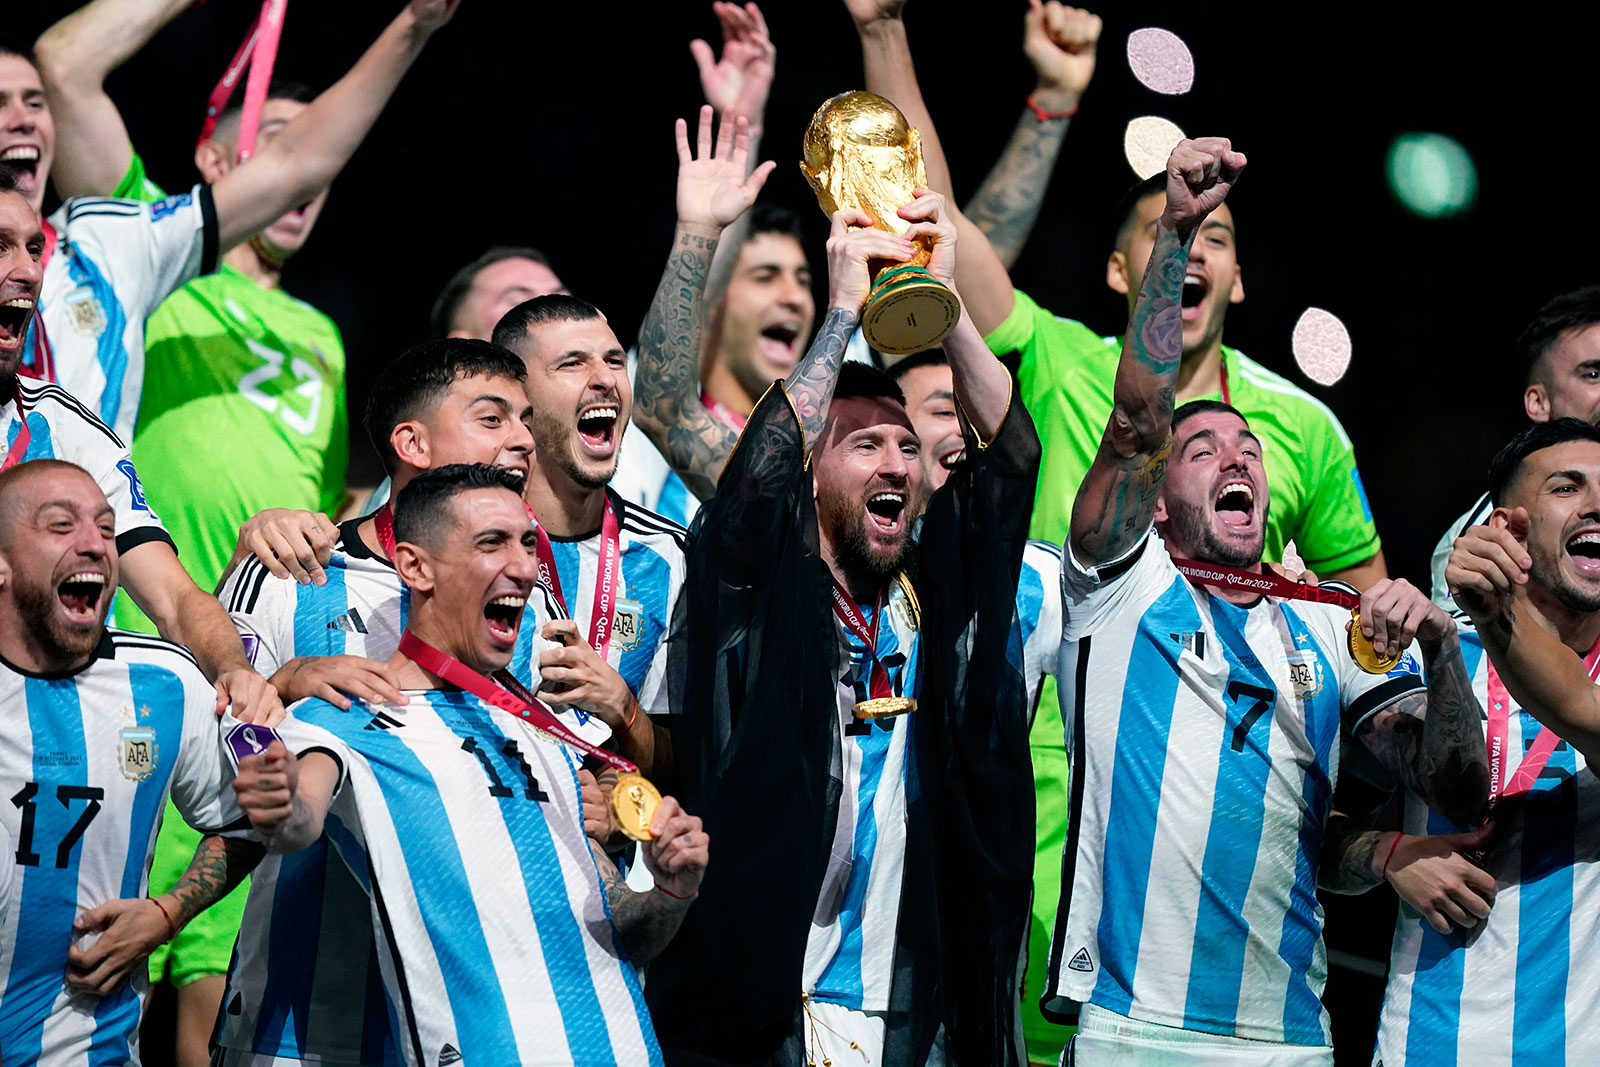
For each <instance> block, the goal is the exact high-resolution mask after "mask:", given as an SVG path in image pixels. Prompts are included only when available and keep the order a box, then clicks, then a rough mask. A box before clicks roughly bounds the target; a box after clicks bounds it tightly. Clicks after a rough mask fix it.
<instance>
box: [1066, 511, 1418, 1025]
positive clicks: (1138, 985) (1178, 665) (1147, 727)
mask: <svg viewBox="0 0 1600 1067" xmlns="http://www.w3.org/2000/svg"><path fill="white" fill-rule="evenodd" d="M1062 571H1063V575H1062V579H1063V588H1064V591H1065V604H1064V607H1063V634H1062V654H1061V665H1060V670H1059V672H1058V674H1057V678H1058V679H1060V684H1061V691H1062V694H1063V699H1062V706H1063V718H1064V720H1065V725H1066V730H1067V748H1068V752H1069V754H1070V757H1071V759H1072V771H1071V782H1072V785H1071V808H1070V820H1069V824H1068V830H1067V843H1066V847H1065V849H1064V855H1063V867H1062V895H1061V901H1060V904H1059V907H1058V910H1057V914H1056V925H1055V933H1054V936H1053V938H1052V944H1051V949H1050V957H1049V961H1048V979H1047V987H1046V990H1045V993H1044V996H1043V998H1042V1007H1043V1008H1044V1011H1045V1013H1046V1016H1047V1017H1050V1018H1052V1019H1054V1020H1056V1021H1060V1022H1071V1021H1073V1017H1074V1015H1075V1012H1076V1004H1081V1003H1085V1002H1087V1003H1092V1004H1094V1005H1096V1006H1097V1007H1099V1008H1103V1009H1106V1010H1108V1011H1111V1012H1115V1013H1117V1014H1119V1015H1123V1016H1128V1017H1131V1018H1133V1019H1138V1020H1143V1021H1145V1022H1152V1023H1159V1024H1162V1025H1165V1026H1172V1027H1179V1028H1182V1029H1187V1030H1195V1031H1202V1032H1206V1033H1212V1034H1224V1035H1231V1036H1233V1037H1240V1038H1249V1039H1253V1040H1258V1041H1271V1042H1280V1043H1288V1044H1296V1045H1311V1046H1326V1045H1328V1044H1329V1036H1328V1023H1327V1015H1326V1013H1325V1012H1324V1011H1323V1010H1322V1005H1321V994H1322V988H1323V985H1324V983H1325V981H1326V978H1327V961H1326V957H1325V953H1324V949H1323V943H1322V909H1321V907H1320V906H1319V905H1318V903H1317V899H1316V895H1315V890H1316V873H1317V860H1318V856H1319V852H1320V848H1321V842H1322V835H1323V830H1324V824H1325V821H1326V819H1327V815H1328V810H1329V802H1330V798H1331V796H1332V792H1333V786H1334V782H1335V780H1336V777H1337V772H1338V756H1339V747H1340V746H1339V741H1340V737H1341V728H1342V723H1344V722H1349V723H1355V722H1357V721H1359V720H1360V719H1361V718H1362V717H1364V716H1366V715H1368V714H1370V713H1372V712H1373V711H1376V710H1378V709H1380V708H1382V707H1385V706H1387V705H1389V704H1391V703H1393V702H1394V701H1395V700H1398V699H1400V698H1401V697H1402V696H1405V695H1407V694H1409V693H1415V692H1418V691H1420V690H1421V689H1422V681H1421V679H1420V677H1418V676H1417V675H1416V674H1415V665H1414V662H1413V661H1411V660H1410V658H1409V657H1407V659H1405V660H1402V663H1401V666H1400V667H1399V668H1398V669H1397V670H1396V671H1395V672H1393V674H1392V675H1390V676H1388V677H1385V676H1382V675H1369V674H1365V673H1363V672H1362V671H1361V670H1360V669H1359V668H1357V667H1356V666H1355V664H1354V663H1353V662H1352V661H1351V659H1350V657H1349V655H1348V653H1347V652H1345V651H1344V641H1345V631H1344V626H1345V624H1346V623H1347V622H1348V621H1349V619H1350V615H1349V613H1348V612H1347V611H1344V610H1341V609H1339V608H1336V607H1333V606H1331V605H1326V604H1314V603H1304V602H1294V603H1290V602H1278V601H1274V600H1270V599H1267V598H1262V599H1259V600H1257V601H1256V602H1255V603H1253V604H1251V605H1250V606H1248V607H1242V606H1237V605H1234V604H1230V603H1228V602H1226V601H1224V600H1222V599H1220V598H1218V597H1215V596H1211V595H1208V594H1207V593H1206V592H1205V591H1204V590H1203V589H1201V588H1198V587H1195V586H1191V585H1190V584H1189V582H1188V581H1186V580H1185V579H1184V578H1183V577H1182V576H1181V575H1180V574H1179V573H1178V571H1177V569H1176V567H1174V566H1173V564H1172V560H1171V557H1170V556H1169V555H1168V554H1167V550H1166V546H1165V545H1164V543H1163V542H1162V541H1161V539H1160V538H1159V537H1158V536H1156V535H1155V534H1154V533H1150V534H1148V535H1147V536H1146V538H1145V539H1144V540H1143V541H1141V542H1140V544H1139V545H1138V546H1137V547H1136V548H1135V549H1134V550H1133V551H1132V552H1131V553H1129V555H1128V556H1127V557H1125V558H1124V559H1123V560H1122V561H1121V562H1119V563H1114V564H1110V565H1107V566H1105V567H1102V568H1100V569H1099V573H1098V576H1097V575H1096V574H1094V573H1092V572H1088V571H1085V570H1084V568H1083V567H1082V566H1081V565H1080V564H1078V562H1077V561H1076V560H1075V559H1068V560H1065V561H1064V562H1063V565H1062Z"/></svg>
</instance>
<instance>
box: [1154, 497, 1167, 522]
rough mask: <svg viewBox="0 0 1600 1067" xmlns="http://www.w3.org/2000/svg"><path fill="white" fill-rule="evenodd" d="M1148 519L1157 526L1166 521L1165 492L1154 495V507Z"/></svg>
mask: <svg viewBox="0 0 1600 1067" xmlns="http://www.w3.org/2000/svg"><path fill="white" fill-rule="evenodd" d="M1150 521H1151V522H1152V523H1154V524H1155V525H1157V526H1160V525H1161V524H1162V523H1164V522H1166V521H1167V498H1166V495H1165V494H1163V495H1161V496H1158V497H1156V507H1155V510H1154V511H1153V512H1151V513H1150Z"/></svg>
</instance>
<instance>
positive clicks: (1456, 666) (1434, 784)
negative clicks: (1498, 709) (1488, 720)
mask: <svg viewBox="0 0 1600 1067" xmlns="http://www.w3.org/2000/svg"><path fill="white" fill-rule="evenodd" d="M1423 659H1424V660H1425V661H1426V668H1427V677H1428V691H1427V694H1426V695H1423V694H1421V693H1417V694H1414V695H1412V696H1408V697H1405V698H1404V699H1402V700H1398V701H1396V702H1395V703H1394V704H1392V705H1390V706H1389V707H1388V708H1385V709H1384V710H1383V711H1381V712H1379V713H1378V714H1376V715H1374V716H1373V717H1372V719H1371V720H1370V721H1369V724H1368V726H1367V727H1366V728H1365V729H1364V730H1363V731H1362V738H1361V739H1362V741H1363V742H1364V743H1365V744H1366V746H1367V747H1368V748H1369V749H1371V750H1372V752H1373V753H1374V754H1375V755H1376V756H1377V757H1378V759H1379V760H1380V761H1382V763H1383V765H1384V766H1385V767H1386V768H1387V769H1388V770H1389V772H1390V773H1391V774H1393V775H1394V776H1395V777H1397V778H1398V779H1399V780H1400V781H1402V782H1403V783H1405V785H1406V787H1407V788H1408V789H1411V790H1413V791H1414V792H1415V793H1416V794H1417V795H1418V796H1420V797H1421V798H1422V799H1423V800H1424V801H1426V802H1427V805H1428V807H1430V808H1432V809H1433V810H1434V811H1437V812H1438V813H1439V814H1441V815H1444V816H1447V817H1449V818H1451V819H1455V820H1456V821H1458V822H1464V823H1475V822H1477V820H1478V818H1479V816H1481V815H1482V814H1483V805H1484V802H1485V800H1487V798H1488V795H1489V758H1488V754H1487V752H1486V751H1485V749H1484V743H1483V725H1482V723H1483V708H1482V707H1481V706H1480V705H1479V704H1478V698H1477V697H1476V696H1474V695H1473V693H1472V679H1471V678H1470V677H1469V676H1468V674H1467V668H1466V663H1465V662H1464V661H1463V660H1462V658H1461V646H1460V645H1459V644H1458V643H1457V642H1456V641H1455V640H1454V639H1453V638H1452V639H1450V640H1446V641H1444V642H1442V643H1441V644H1440V646H1439V647H1438V648H1437V649H1432V650H1430V649H1427V648H1424V649H1423Z"/></svg>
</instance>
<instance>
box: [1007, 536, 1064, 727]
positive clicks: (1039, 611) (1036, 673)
mask: <svg viewBox="0 0 1600 1067" xmlns="http://www.w3.org/2000/svg"><path fill="white" fill-rule="evenodd" d="M1011 637H1012V641H1013V643H1014V647H1012V648H1010V649H1008V650H1007V655H1008V656H1009V657H1010V659H1011V662H1013V663H1016V664H1018V665H1019V666H1020V668H1021V670H1020V673H1021V674H1022V682H1023V684H1024V685H1025V686H1027V690H1028V712H1029V715H1030V716H1031V715H1032V714H1033V713H1034V712H1035V711H1037V710H1038V707H1039V694H1040V691H1041V690H1042V689H1043V688H1044V680H1045V679H1046V678H1048V677H1051V676H1052V675H1054V674H1055V673H1056V660H1057V658H1059V657H1060V655H1061V546H1060V545H1055V544H1051V543H1050V542H1049V541H1029V542H1028V543H1027V544H1026V545H1024V546H1023V549H1022V572H1021V575H1020V576H1019V578H1018V581H1017V629H1016V630H1014V631H1012V635H1011Z"/></svg>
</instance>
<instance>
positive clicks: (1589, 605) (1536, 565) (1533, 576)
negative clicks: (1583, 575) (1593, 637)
mask: <svg viewBox="0 0 1600 1067" xmlns="http://www.w3.org/2000/svg"><path fill="white" fill-rule="evenodd" d="M1562 551H1564V550H1563V549H1561V548H1557V549H1556V552H1557V553H1559V552H1562ZM1528 555H1529V556H1530V557H1531V558H1532V559H1533V566H1532V567H1530V568H1529V569H1528V579H1529V581H1530V582H1532V583H1533V584H1535V585H1542V586H1544V587H1545V588H1546V589H1548V590H1550V593H1551V595H1552V596H1554V597H1555V598H1556V601H1557V603H1559V604H1560V605H1561V606H1562V607H1564V608H1566V609H1567V610H1568V611H1579V612H1592V611H1600V590H1596V589H1592V588H1587V587H1585V586H1582V585H1579V584H1578V583H1576V582H1574V581H1573V580H1572V579H1571V577H1569V576H1568V575H1567V573H1566V572H1565V571H1564V570H1562V568H1561V565H1560V560H1559V557H1557V556H1554V555H1553V554H1552V553H1549V552H1540V551H1535V550H1534V549H1533V548H1531V547H1530V548H1529V550H1528Z"/></svg>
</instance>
